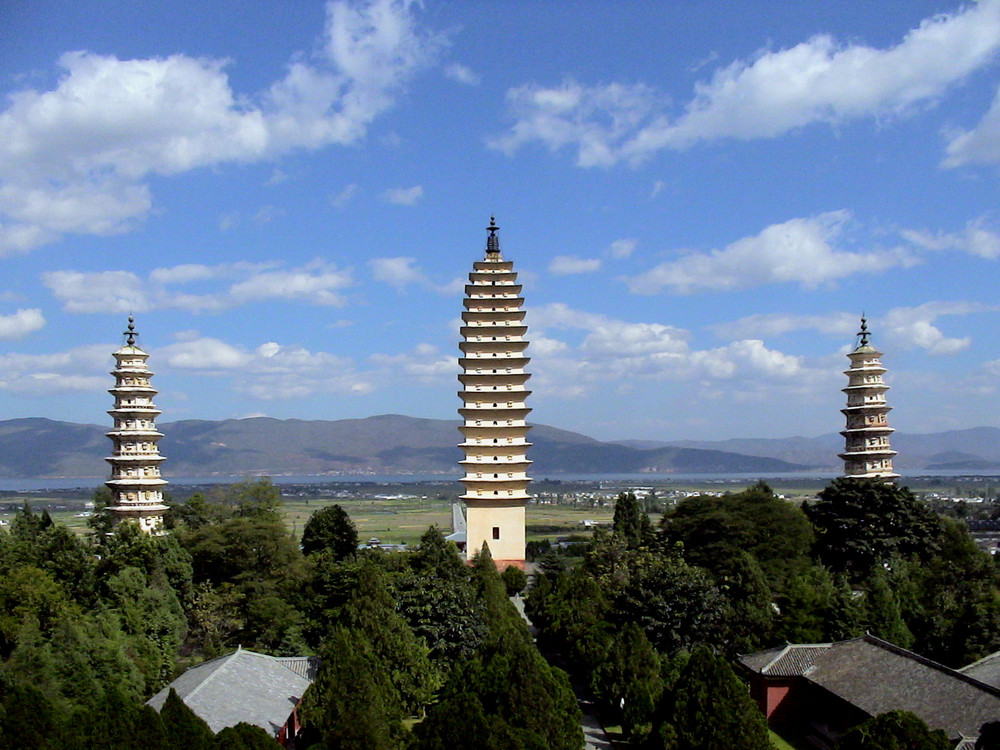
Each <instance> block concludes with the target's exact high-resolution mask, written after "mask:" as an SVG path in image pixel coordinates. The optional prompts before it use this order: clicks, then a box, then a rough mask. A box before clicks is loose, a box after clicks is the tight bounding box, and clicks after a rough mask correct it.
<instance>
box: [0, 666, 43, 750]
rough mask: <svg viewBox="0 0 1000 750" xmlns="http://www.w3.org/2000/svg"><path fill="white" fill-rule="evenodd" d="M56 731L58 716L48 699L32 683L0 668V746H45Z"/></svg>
mask: <svg viewBox="0 0 1000 750" xmlns="http://www.w3.org/2000/svg"><path fill="white" fill-rule="evenodd" d="M56 735H57V716H56V712H55V709H54V707H53V705H52V704H51V703H50V702H49V700H48V699H47V698H46V697H45V696H44V695H43V694H42V693H41V692H40V691H39V690H36V689H35V688H34V687H32V686H31V685H25V684H19V683H18V682H16V681H15V680H13V679H11V678H10V677H8V676H7V675H5V674H3V673H2V672H0V747H11V748H14V747H16V748H19V749H23V750H44V749H45V748H50V747H54V745H55V743H53V744H50V740H53V739H54V738H55V737H56Z"/></svg>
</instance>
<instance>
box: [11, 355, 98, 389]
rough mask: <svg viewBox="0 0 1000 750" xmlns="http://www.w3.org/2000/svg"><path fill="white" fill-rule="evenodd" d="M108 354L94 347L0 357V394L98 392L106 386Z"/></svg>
mask: <svg viewBox="0 0 1000 750" xmlns="http://www.w3.org/2000/svg"><path fill="white" fill-rule="evenodd" d="M110 351H111V346H110V345H102V344H97V345H93V346H80V347H75V348H73V349H69V350H67V351H65V352H56V353H53V354H17V353H13V352H12V353H8V354H0V391H10V392H12V393H17V394H20V395H24V396H40V397H49V396H53V395H57V394H61V393H77V392H90V393H96V392H100V391H101V390H103V389H104V388H107V385H108V376H107V370H108V366H109V360H110V356H109V352H110Z"/></svg>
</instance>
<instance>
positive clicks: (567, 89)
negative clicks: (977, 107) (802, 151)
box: [491, 0, 1000, 167]
mask: <svg viewBox="0 0 1000 750" xmlns="http://www.w3.org/2000/svg"><path fill="white" fill-rule="evenodd" d="M998 49H1000V2H997V0H983V1H982V2H979V3H976V4H973V5H969V6H966V7H964V8H962V9H960V10H959V11H957V12H955V13H952V14H942V15H937V16H933V17H931V18H928V19H925V20H924V21H923V22H922V23H921V24H920V25H919V26H918V27H917V28H915V29H913V30H912V31H910V32H909V33H907V34H906V35H905V36H904V37H903V40H902V41H901V42H900V43H899V44H898V45H896V46H894V47H890V48H886V49H876V48H873V47H869V46H866V45H863V44H860V43H854V44H839V43H837V42H836V41H835V40H834V39H833V38H832V37H830V36H827V35H820V36H815V37H813V38H811V39H809V40H807V41H805V42H802V43H800V44H798V45H796V46H794V47H791V48H789V49H783V50H778V51H766V50H765V51H761V52H759V53H758V54H757V55H756V56H755V57H754V58H752V59H750V60H737V61H735V62H733V63H732V64H730V65H728V66H727V67H724V68H719V69H717V70H716V71H715V73H714V74H713V75H712V77H711V78H710V79H709V80H707V81H701V82H699V83H697V84H696V85H695V94H694V97H693V98H692V99H691V100H690V101H689V102H688V103H687V105H686V106H685V108H684V112H683V113H682V114H681V115H679V116H677V117H671V116H670V115H669V114H668V113H667V112H666V111H665V109H664V107H663V106H662V104H661V102H660V101H659V99H660V98H661V97H660V96H659V95H658V94H657V93H656V92H655V91H654V90H652V89H651V88H649V87H646V86H644V85H642V84H636V85H623V84H618V83H611V84H598V85H594V86H585V85H583V84H580V83H578V82H576V81H573V80H569V81H566V82H564V83H563V84H562V85H560V86H557V87H554V88H544V87H542V86H538V85H536V84H527V85H524V86H520V87H517V88H514V89H511V90H510V91H508V94H507V96H508V101H509V103H510V106H511V109H512V111H513V115H514V118H515V123H514V125H513V127H512V128H511V130H510V131H509V132H507V133H505V134H504V135H502V136H499V137H497V138H494V139H493V140H492V141H491V145H493V146H494V147H495V148H499V149H501V150H502V151H504V152H505V153H507V154H510V153H512V152H514V151H515V150H517V149H518V148H520V147H521V146H523V145H525V144H527V143H532V142H538V143H542V144H544V145H546V146H547V147H548V148H549V149H550V150H553V151H555V150H558V149H560V148H563V147H572V148H575V149H576V153H577V157H576V162H577V164H578V165H579V166H581V167H590V166H607V165H611V164H615V163H617V162H619V161H622V160H629V161H632V162H639V161H642V160H644V159H647V158H649V157H650V156H651V155H652V154H654V153H656V152H657V151H660V150H662V149H674V150H677V149H685V148H689V147H690V146H692V145H693V144H695V143H697V142H699V141H711V140H716V139H719V138H737V139H755V138H774V137H776V136H779V135H782V134H784V133H787V132H789V131H791V130H794V129H796V128H801V127H804V126H807V125H810V124H812V123H829V124H836V123H840V122H845V121H849V120H855V119H859V118H865V117H879V118H882V119H884V118H886V117H891V116H898V115H904V114H906V113H907V112H909V111H910V110H911V109H913V108H914V107H915V106H916V105H921V104H923V105H927V104H933V103H935V102H936V101H937V100H938V99H940V97H941V96H942V95H943V94H944V93H945V92H946V91H947V90H948V88H949V87H951V86H953V85H955V84H957V83H959V82H961V81H962V80H964V79H965V77H966V76H968V75H969V74H970V73H972V72H974V71H976V70H978V69H980V68H982V67H983V66H984V65H986V64H988V63H989V62H990V61H992V60H993V59H994V57H995V55H996V52H997V50H998ZM998 110H1000V105H995V107H994V109H993V110H991V113H990V115H988V116H987V118H986V120H987V121H988V122H985V121H984V123H981V126H980V127H979V128H977V130H976V131H973V132H972V133H970V134H960V135H959V136H957V137H956V138H955V139H953V141H952V144H951V146H950V148H949V153H950V157H949V160H950V162H951V163H953V164H954V163H962V161H963V160H965V161H968V160H971V159H972V158H973V155H974V156H975V158H976V159H978V160H983V159H984V158H988V159H989V160H994V159H995V158H996V156H997V154H998V153H1000V151H998V150H997V144H998V136H997V133H998V128H997V125H998V123H1000V111H998ZM984 133H985V134H986V135H983V134H984Z"/></svg>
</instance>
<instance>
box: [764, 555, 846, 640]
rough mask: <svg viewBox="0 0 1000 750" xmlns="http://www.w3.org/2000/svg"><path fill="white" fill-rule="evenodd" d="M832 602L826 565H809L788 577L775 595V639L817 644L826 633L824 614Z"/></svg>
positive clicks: (832, 597)
mask: <svg viewBox="0 0 1000 750" xmlns="http://www.w3.org/2000/svg"><path fill="white" fill-rule="evenodd" d="M833 601H834V582H833V577H832V576H831V575H830V573H829V571H828V570H827V569H826V568H822V567H819V566H813V567H810V568H808V569H807V570H805V571H803V572H802V573H799V574H797V575H795V576H792V578H790V579H789V580H788V583H787V584H786V586H785V591H784V594H783V595H782V596H781V597H779V598H778V601H777V604H778V610H779V613H780V614H779V615H778V622H777V623H776V626H775V639H776V640H780V641H787V642H788V643H819V642H821V641H823V640H824V635H825V634H826V615H827V612H828V611H829V609H830V607H831V605H832V603H833Z"/></svg>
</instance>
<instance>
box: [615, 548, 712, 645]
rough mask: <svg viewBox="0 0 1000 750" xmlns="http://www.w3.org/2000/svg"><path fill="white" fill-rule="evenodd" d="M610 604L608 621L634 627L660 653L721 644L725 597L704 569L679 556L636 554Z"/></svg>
mask: <svg viewBox="0 0 1000 750" xmlns="http://www.w3.org/2000/svg"><path fill="white" fill-rule="evenodd" d="M614 603H615V606H614V614H613V615H612V619H613V620H618V621H619V622H622V623H624V622H635V623H637V624H638V625H639V626H640V627H641V628H642V629H643V630H644V631H645V632H646V635H647V637H648V638H649V640H650V642H651V643H652V644H653V646H654V647H655V648H656V650H657V651H659V652H660V653H662V654H667V655H670V654H673V653H674V652H676V651H678V650H681V649H690V648H691V647H692V646H693V645H694V644H696V643H701V642H706V641H707V642H710V643H717V642H719V641H721V640H722V636H723V631H724V622H725V604H726V603H725V599H724V598H723V596H722V594H721V593H720V591H719V590H718V588H717V587H716V585H715V583H714V581H713V580H712V577H711V575H709V573H708V571H706V570H705V569H703V568H697V567H694V566H692V565H688V564H687V563H686V562H684V560H682V559H681V558H680V557H676V556H674V555H662V554H659V555H658V554H651V553H642V554H639V555H636V556H635V557H634V559H633V560H632V561H631V565H630V569H629V573H628V579H627V581H626V582H625V584H624V585H623V586H622V588H621V589H620V590H619V591H618V592H617V593H616V595H615V597H614Z"/></svg>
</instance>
